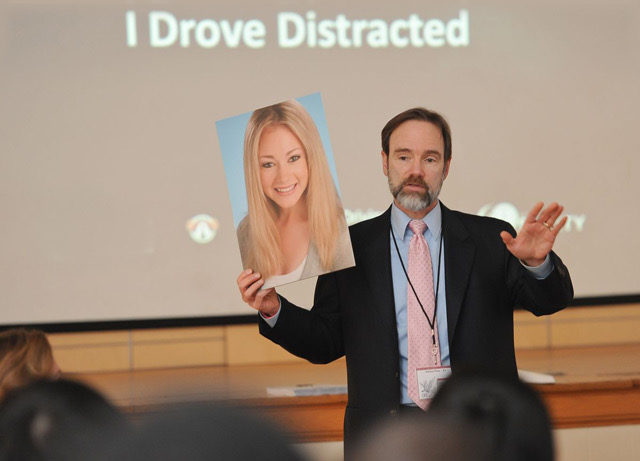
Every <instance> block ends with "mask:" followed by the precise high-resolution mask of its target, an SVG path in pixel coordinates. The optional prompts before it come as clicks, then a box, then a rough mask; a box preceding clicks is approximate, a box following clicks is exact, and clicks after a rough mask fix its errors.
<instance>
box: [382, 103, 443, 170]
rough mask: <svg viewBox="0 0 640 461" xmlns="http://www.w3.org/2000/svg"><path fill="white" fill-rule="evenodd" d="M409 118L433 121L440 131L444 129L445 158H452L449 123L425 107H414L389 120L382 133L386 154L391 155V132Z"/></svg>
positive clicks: (383, 148) (383, 147)
mask: <svg viewBox="0 0 640 461" xmlns="http://www.w3.org/2000/svg"><path fill="white" fill-rule="evenodd" d="M409 120H421V121H424V122H429V123H433V124H434V125H435V126H437V127H438V128H440V131H442V139H443V140H444V160H445V162H446V161H448V160H451V129H450V128H449V124H448V123H447V121H446V120H445V118H444V117H443V116H442V115H440V114H439V113H437V112H433V111H430V110H428V109H425V108H424V107H414V108H413V109H409V110H405V111H404V112H401V113H399V114H398V115H396V116H395V117H393V118H392V119H391V120H389V121H388V122H387V124H386V125H385V126H384V128H383V129H382V133H380V135H381V138H382V150H383V151H384V153H385V154H387V155H389V139H390V138H391V133H393V132H394V131H395V129H396V128H398V127H399V126H400V125H402V124H403V123H404V122H407V121H409Z"/></svg>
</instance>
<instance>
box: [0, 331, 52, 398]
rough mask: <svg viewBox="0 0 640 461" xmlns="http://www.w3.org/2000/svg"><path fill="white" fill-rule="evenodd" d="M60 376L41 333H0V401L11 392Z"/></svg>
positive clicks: (48, 345)
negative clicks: (40, 380)
mask: <svg viewBox="0 0 640 461" xmlns="http://www.w3.org/2000/svg"><path fill="white" fill-rule="evenodd" d="M59 374H60V369H59V368H58V364H57V363H56V361H55V360H54V358H53V353H52V351H51V345H50V344H49V341H48V340H47V337H46V336H45V334H44V333H43V332H42V331H39V330H27V329H24V328H13V329H10V330H5V331H3V332H0V400H2V399H4V397H5V395H6V394H7V392H9V391H11V390H12V389H15V388H17V387H21V386H24V385H26V384H29V383H31V382H33V381H37V380H39V379H43V378H57V377H58V375H59Z"/></svg>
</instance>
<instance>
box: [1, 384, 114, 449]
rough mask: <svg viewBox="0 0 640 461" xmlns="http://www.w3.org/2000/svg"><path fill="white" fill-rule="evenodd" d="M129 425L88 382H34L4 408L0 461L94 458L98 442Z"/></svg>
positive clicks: (15, 393) (11, 397) (8, 398)
mask: <svg viewBox="0 0 640 461" xmlns="http://www.w3.org/2000/svg"><path fill="white" fill-rule="evenodd" d="M125 427H126V421H125V419H124V417H123V416H122V415H121V414H120V413H119V412H118V411H117V410H116V409H115V407H113V406H112V405H111V404H110V403H109V402H107V400H106V399H105V398H104V397H103V396H101V395H100V394H98V393H97V392H96V391H94V390H93V389H91V388H89V387H87V386H85V385H84V384H80V383H78V382H74V381H70V380H65V379H60V380H57V381H49V380H42V381H37V382H33V383H31V384H28V385H26V386H23V387H21V388H17V389H14V390H12V391H11V392H9V393H8V394H7V395H6V398H5V400H4V401H3V402H2V403H1V404H0V461H9V460H11V461H21V460H24V461H36V460H54V461H57V460H71V461H73V460H82V459H92V453H93V447H94V446H95V445H96V444H97V443H98V441H99V440H101V439H103V438H108V439H111V440H112V439H113V438H115V437H114V436H113V435H114V434H116V432H117V431H118V430H122V429H124V428H125Z"/></svg>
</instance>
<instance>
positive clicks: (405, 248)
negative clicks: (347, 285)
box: [389, 202, 451, 404]
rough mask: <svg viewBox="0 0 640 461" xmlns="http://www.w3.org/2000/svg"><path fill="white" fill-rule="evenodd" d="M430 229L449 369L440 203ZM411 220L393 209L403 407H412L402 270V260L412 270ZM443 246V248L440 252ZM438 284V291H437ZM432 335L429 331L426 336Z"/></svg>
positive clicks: (438, 318) (442, 340)
mask: <svg viewBox="0 0 640 461" xmlns="http://www.w3.org/2000/svg"><path fill="white" fill-rule="evenodd" d="M422 220H423V221H424V222H425V224H426V225H427V228H426V230H425V231H424V238H425V239H426V241H427V244H428V245H429V253H431V266H432V272H433V291H434V294H435V293H436V292H437V297H436V322H437V324H438V341H439V342H440V361H441V362H442V365H445V366H448V365H450V363H451V362H450V360H449V332H448V331H447V295H446V290H445V280H444V274H445V270H444V269H445V267H444V260H445V258H444V241H443V239H442V238H441V236H442V232H441V231H442V209H441V208H440V202H438V204H437V205H436V206H435V207H434V208H433V210H431V211H430V212H429V213H428V214H427V215H426V216H425V217H424V218H423V219H422ZM410 221H411V218H410V217H409V216H407V215H406V214H405V213H403V212H402V211H401V210H400V209H399V208H398V207H397V206H396V205H395V203H394V204H393V205H392V207H391V229H392V231H393V234H394V235H395V238H396V242H397V244H398V251H396V246H395V244H394V242H393V236H389V237H390V241H391V274H392V277H393V300H394V302H395V308H396V324H397V327H398V349H399V351H400V383H401V384H402V386H401V391H402V396H401V397H402V400H401V402H402V403H403V404H413V401H412V400H411V397H409V394H408V393H407V365H408V360H409V359H408V357H409V355H408V349H409V340H408V337H407V293H408V284H407V277H406V275H405V273H404V270H402V265H401V263H400V257H402V262H403V263H404V267H405V269H407V270H408V267H409V242H410V241H411V237H413V231H412V230H411V229H410V228H409V222H410ZM441 243H442V248H441ZM398 253H400V254H398ZM438 253H440V265H439V267H440V279H439V281H438ZM437 284H439V288H437ZM424 334H425V335H430V332H429V331H425V332H424Z"/></svg>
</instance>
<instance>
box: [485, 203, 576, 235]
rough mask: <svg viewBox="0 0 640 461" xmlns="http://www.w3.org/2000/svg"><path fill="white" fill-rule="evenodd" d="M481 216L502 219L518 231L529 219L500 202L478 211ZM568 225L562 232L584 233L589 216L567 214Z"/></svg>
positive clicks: (512, 206)
mask: <svg viewBox="0 0 640 461" xmlns="http://www.w3.org/2000/svg"><path fill="white" fill-rule="evenodd" d="M478 215H480V216H490V217H492V218H497V219H502V220H503V221H507V222H508V223H509V224H511V225H512V226H513V227H514V228H515V229H516V230H519V229H520V228H521V227H522V224H523V223H524V220H525V219H527V215H526V213H524V214H523V213H520V210H518V209H517V208H516V206H515V205H514V204H513V203H509V202H500V203H490V204H488V205H484V206H483V207H482V208H480V210H478ZM566 216H567V224H565V226H564V227H563V228H562V231H561V232H572V231H574V232H582V231H583V230H584V223H585V221H586V220H587V215H584V214H567V215H566Z"/></svg>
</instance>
